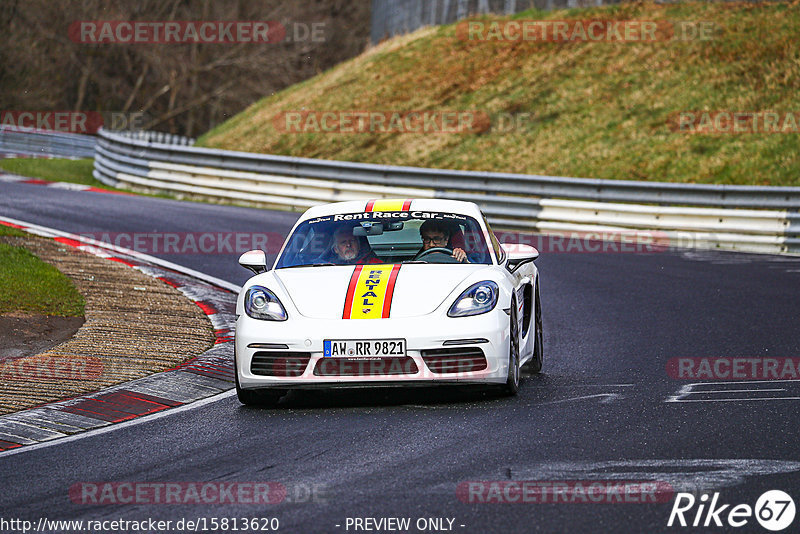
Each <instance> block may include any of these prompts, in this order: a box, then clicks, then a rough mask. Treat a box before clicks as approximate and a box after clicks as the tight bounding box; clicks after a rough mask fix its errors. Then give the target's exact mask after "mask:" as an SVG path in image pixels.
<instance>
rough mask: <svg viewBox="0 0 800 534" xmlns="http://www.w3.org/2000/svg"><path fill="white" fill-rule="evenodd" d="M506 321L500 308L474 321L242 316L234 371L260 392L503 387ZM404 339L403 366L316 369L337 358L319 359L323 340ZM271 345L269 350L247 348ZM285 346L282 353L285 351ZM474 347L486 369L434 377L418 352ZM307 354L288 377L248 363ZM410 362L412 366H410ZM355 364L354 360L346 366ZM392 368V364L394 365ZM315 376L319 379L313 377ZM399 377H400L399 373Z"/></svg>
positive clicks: (378, 364) (361, 364)
mask: <svg viewBox="0 0 800 534" xmlns="http://www.w3.org/2000/svg"><path fill="white" fill-rule="evenodd" d="M508 336H509V323H508V315H506V313H505V312H503V310H502V309H500V307H499V306H498V307H496V308H495V309H494V310H492V311H491V312H489V313H485V314H483V315H477V316H474V317H458V318H451V317H447V316H444V317H441V316H438V315H429V316H422V317H413V318H402V319H368V320H357V319H352V320H342V319H335V320H328V319H310V318H306V317H302V316H301V317H297V316H296V315H295V317H294V318H290V319H289V320H288V321H284V322H270V321H260V320H257V319H252V318H251V317H248V316H247V315H244V314H242V315H241V316H239V318H238V319H237V321H236V334H235V346H236V368H237V375H238V380H239V385H240V387H241V388H243V389H262V388H291V389H295V388H297V389H302V388H328V387H364V386H393V385H399V386H403V385H408V386H413V385H437V384H441V385H447V384H450V385H459V384H502V383H505V381H506V378H507V376H508V352H509V344H508V343H509V337H508ZM396 338H405V339H406V351H407V357H408V360H407V361H406V364H398V365H394V364H388V363H386V362H383V363H381V362H376V361H375V360H372V361H370V360H362V361H360V362H357V363H353V364H345V363H344V362H336V363H342V364H343V365H344V366H348V369H347V370H348V376H340V375H337V376H329V375H324V376H321V375H320V374H319V369H320V368H319V367H318V363H319V362H320V361H322V360H325V361H324V362H323V363H322V364H321V365H323V366H327V364H333V362H330V360H336V358H331V357H327V358H324V357H323V352H322V350H323V349H322V345H323V340H325V339H396ZM477 339H482V340H484V342H480V343H476V342H472V343H465V344H460V345H452V344H448V345H445V342H447V341H451V342H452V341H456V340H477ZM253 344H262V345H264V344H269V345H270V347H271V348H257V347H251V346H250V345H253ZM283 346H285V347H286V348H283ZM457 347H461V348H466V347H470V348H472V347H478V348H480V349H481V350H482V351H483V354H484V356H485V358H486V367H485V369H481V370H477V371H458V372H435V371H434V370H431V368H430V367H429V366H428V365H427V364H426V363H425V361H424V359H423V357H422V353H421V351H424V350H430V349H443V348H457ZM257 352H259V353H269V352H274V353H287V354H293V353H298V354H302V353H309V354H310V359H309V360H308V364H307V365H304V366H300V367H298V366H297V365H289V366H288V367H287V368H289V369H291V372H287V373H278V374H284V375H291V376H263V375H260V374H253V372H252V371H251V362H252V359H253V356H254V354H255V353H257ZM408 361H413V365H411V364H408V363H407V362H408ZM348 362H353V359H350V360H348ZM395 363H396V362H395ZM389 368H391V369H392V370H393V372H392V373H391V374H362V373H361V372H360V371H362V370H372V371H373V372H374V370H375V369H389ZM315 370H317V373H318V374H315ZM398 371H399V372H398Z"/></svg>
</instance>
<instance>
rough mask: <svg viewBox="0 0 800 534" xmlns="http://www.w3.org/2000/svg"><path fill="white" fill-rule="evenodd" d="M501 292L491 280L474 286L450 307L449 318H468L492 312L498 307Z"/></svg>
mask: <svg viewBox="0 0 800 534" xmlns="http://www.w3.org/2000/svg"><path fill="white" fill-rule="evenodd" d="M499 292H500V291H499V289H498V287H497V284H495V283H494V282H492V281H490V280H485V281H483V282H478V283H477V284H472V285H471V286H469V287H468V288H467V289H466V290H465V291H464V292H463V293H461V295H460V296H459V297H458V298H457V299H456V301H455V302H454V303H453V305H452V306H450V310H449V311H448V312H447V315H448V316H449V317H466V316H468V315H480V314H482V313H486V312H490V311H492V310H493V309H494V307H495V306H496V305H497V296H498V294H499Z"/></svg>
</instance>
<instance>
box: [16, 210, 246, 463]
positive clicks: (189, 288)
mask: <svg viewBox="0 0 800 534" xmlns="http://www.w3.org/2000/svg"><path fill="white" fill-rule="evenodd" d="M0 223H3V224H5V225H8V226H13V227H16V228H19V229H21V230H24V231H26V232H29V233H31V234H35V235H39V236H43V237H48V238H53V239H56V240H58V241H59V242H60V243H63V244H64V245H69V246H73V247H75V248H77V249H79V250H83V251H85V252H89V253H91V254H94V255H96V256H99V257H102V258H108V259H113V260H114V261H118V262H122V263H125V264H127V265H129V266H130V267H132V268H135V269H138V270H139V271H141V272H143V273H145V274H147V275H149V276H152V277H155V278H159V279H161V280H162V281H164V283H167V284H169V285H172V286H173V287H175V288H176V289H178V290H179V291H181V292H182V293H183V294H184V295H185V296H186V297H187V298H188V299H190V300H192V301H193V302H195V303H196V304H197V305H198V306H200V308H201V309H202V310H203V311H204V313H206V315H207V316H208V318H209V320H210V321H211V324H212V325H213V328H214V334H215V344H214V346H213V347H212V348H211V349H209V350H207V351H206V352H204V353H203V354H200V355H198V356H196V357H195V358H192V359H191V360H189V361H188V362H186V363H184V364H182V365H180V366H178V367H176V368H174V369H170V370H168V371H164V372H160V373H156V374H153V375H150V376H148V377H145V378H140V379H137V380H132V381H129V382H125V383H123V384H119V385H116V386H112V387H110V388H106V389H103V390H101V391H98V392H95V393H90V394H86V395H82V396H79V397H76V398H71V399H69V400H64V401H57V402H52V403H48V404H46V405H43V406H38V407H36V408H31V409H29V410H23V411H20V412H16V413H13V414H8V415H5V416H2V417H0V445H2V447H0V457H3V456H9V455H13V454H18V453H20V452H26V451H31V450H35V449H40V448H43V447H49V446H52V445H57V444H62V443H66V442H69V441H74V440H77V439H82V438H85V437H90V436H94V435H98V434H103V433H106V432H111V431H113V430H117V429H120V428H124V427H127V426H131V425H135V424H138V423H143V422H146V421H151V420H153V419H158V418H161V417H165V416H168V415H172V414H175V413H178V412H182V411H185V410H190V409H194V408H198V407H200V406H204V405H206V404H209V403H211V402H215V401H218V400H222V399H225V398H227V397H230V396H232V395H234V393H235V392H234V391H233V387H234V384H233V327H234V323H235V319H234V312H235V307H236V295H237V294H238V292H239V290H240V287H239V286H237V285H235V284H231V283H229V282H226V281H224V280H220V279H218V278H215V277H213V276H208V275H206V274H203V273H200V272H197V271H195V270H192V269H188V268H186V267H182V266H180V265H177V264H174V263H172V262H168V261H165V260H161V259H159V258H154V257H153V256H149V255H147V254H142V253H140V252H136V251H133V250H129V249H126V248H123V247H118V246H114V245H110V244H108V243H102V242H99V241H96V240H94V239H89V238H85V237H81V236H80V235H76V234H71V233H68V232H62V231H60V230H56V229H53V228H47V227H44V226H39V225H36V224H31V223H28V222H25V221H20V220H17V219H11V218H8V217H0Z"/></svg>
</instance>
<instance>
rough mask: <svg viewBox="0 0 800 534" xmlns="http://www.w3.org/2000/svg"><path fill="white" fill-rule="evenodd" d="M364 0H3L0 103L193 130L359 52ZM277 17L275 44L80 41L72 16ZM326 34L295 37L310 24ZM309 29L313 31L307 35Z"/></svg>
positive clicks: (363, 40) (364, 30)
mask: <svg viewBox="0 0 800 534" xmlns="http://www.w3.org/2000/svg"><path fill="white" fill-rule="evenodd" d="M369 16H370V2H369V0H356V1H353V2H348V1H345V0H300V1H292V2H286V1H281V0H214V1H211V0H170V1H166V2H165V1H163V0H139V1H137V2H130V1H127V0H71V1H64V2H53V1H52V0H26V1H25V2H18V1H16V0H6V1H4V2H0V23H2V29H3V31H2V32H0V110H42V111H46V110H58V111H63V110H78V111H100V112H116V111H120V112H143V113H144V114H145V116H146V117H147V118H148V121H147V123H146V124H145V127H147V128H152V129H158V130H162V131H170V132H172V133H180V134H184V135H189V136H196V135H199V134H201V133H203V132H204V131H206V130H208V129H209V128H211V127H213V126H214V125H216V124H218V123H219V122H221V121H223V120H225V119H227V118H229V117H231V116H232V115H234V114H236V113H238V112H239V111H241V110H243V109H244V108H245V107H247V106H248V105H250V104H252V103H253V102H254V101H256V100H258V99H260V98H261V97H263V96H266V95H270V94H272V93H274V92H276V91H279V90H281V89H283V88H285V87H287V86H289V85H291V84H294V83H297V82H299V81H302V80H304V79H307V78H309V77H311V76H313V75H315V74H317V73H318V72H320V71H322V70H325V69H328V68H330V67H332V66H333V65H335V64H336V63H338V62H340V61H342V60H345V59H348V58H350V57H353V56H355V55H357V54H359V53H360V52H361V51H362V50H363V49H364V47H365V46H366V44H367V42H368V34H369ZM189 20H194V21H200V20H202V21H232V20H243V21H279V22H280V23H281V24H282V25H283V26H284V27H285V28H286V30H287V33H288V37H289V38H290V39H284V40H281V41H280V42H277V43H231V44H213V43H196V42H187V43H180V44H174V43H170V44H148V43H136V44H122V43H113V44H109V43H105V44H103V43H83V42H76V41H75V40H73V39H70V35H69V27H70V24H72V23H73V22H75V21H189ZM314 23H316V24H319V25H321V28H322V35H321V37H322V40H317V41H313V40H311V39H301V40H294V39H292V38H293V37H295V34H297V35H300V36H302V34H303V33H305V32H306V30H307V29H308V28H310V27H311V25H312V24H314ZM309 37H310V36H309Z"/></svg>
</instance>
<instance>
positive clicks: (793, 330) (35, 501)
mask: <svg viewBox="0 0 800 534" xmlns="http://www.w3.org/2000/svg"><path fill="white" fill-rule="evenodd" d="M0 214H1V215H4V216H8V217H12V218H17V219H21V220H24V221H27V222H32V223H36V224H41V225H45V226H50V227H53V228H57V229H60V230H64V231H69V232H74V233H86V232H204V231H207V232H220V231H235V232H278V233H282V234H285V233H286V232H287V231H288V229H289V228H290V226H291V224H292V222H293V221H294V220H295V218H296V215H294V214H291V213H285V212H272V211H265V210H255V209H246V208H238V207H226V206H213V205H206V204H198V203H190V202H178V201H172V200H166V199H159V198H149V197H135V196H123V195H110V194H101V193H92V192H76V191H67V190H59V189H56V188H48V187H41V186H37V185H30V184H14V183H0ZM154 255H157V256H160V257H163V258H165V259H168V260H170V261H173V262H175V263H179V264H182V265H185V266H187V267H191V268H193V269H196V270H199V271H202V272H204V273H207V274H210V275H213V276H216V277H219V278H222V279H225V280H228V281H230V282H233V283H237V284H241V283H242V282H243V281H244V280H245V279H246V278H247V273H246V271H244V270H243V269H241V267H239V266H238V265H237V263H236V259H237V258H236V255H235V254H234V255H231V254H220V255H204V254H186V255H174V254H172V255H170V254H154ZM537 263H538V266H539V269H540V272H541V277H542V278H541V280H542V283H541V292H542V303H543V309H544V324H545V368H544V373H543V374H542V375H540V376H537V377H529V378H526V379H525V380H524V381H523V385H522V387H521V391H520V393H519V396H517V397H516V398H499V397H496V396H493V395H492V394H488V393H486V392H469V391H460V390H408V391H398V390H391V391H385V390H375V391H367V392H364V391H358V392H341V391H339V392H303V393H293V394H290V395H289V396H288V397H286V398H285V399H284V400H283V401H282V403H281V405H280V406H279V407H277V408H275V409H253V408H245V407H242V406H240V405H239V403H238V402H237V400H236V399H235V397H231V396H227V397H224V398H221V399H219V400H218V401H216V402H211V403H208V404H206V405H204V406H202V407H199V408H196V409H191V410H186V411H182V412H180V413H177V414H174V415H165V416H163V417H160V418H157V419H154V420H150V421H147V420H145V421H144V422H142V423H140V424H136V425H131V426H123V427H120V428H118V429H116V430H113V431H111V432H107V433H105V434H102V435H98V436H89V437H84V438H82V439H75V440H72V441H68V442H64V443H61V444H56V445H53V446H51V447H47V448H42V449H38V450H31V451H27V452H21V453H18V454H15V455H13V456H5V457H4V456H0V481H1V482H2V486H1V487H2V491H0V517H2V518H5V519H8V518H19V519H27V520H31V521H34V522H36V521H38V520H39V518H41V517H46V518H48V519H60V520H68V519H83V520H111V519H120V518H121V519H132V520H142V519H147V518H154V519H163V520H173V521H177V520H179V519H181V518H190V519H197V518H207V519H209V518H212V517H217V518H222V517H277V518H278V519H279V520H280V529H279V531H281V532H355V531H356V530H354V529H353V527H352V526H351V527H350V528H349V529H348V528H347V524H348V523H347V518H355V517H360V518H363V517H373V518H380V517H408V518H411V521H412V523H411V524H412V529H411V532H417V531H418V530H416V528H413V527H414V525H415V521H416V520H417V519H418V518H451V519H454V522H453V526H452V529H453V531H455V532H534V531H536V532H662V531H666V530H670V529H667V527H666V525H667V519H668V517H669V514H670V510H671V508H672V500H671V499H670V500H669V501H668V502H664V503H658V504H652V503H648V504H640V503H613V504H612V503H608V504H606V503H601V504H583V503H577V504H565V503H558V504H542V503H511V504H509V503H469V502H463V501H462V500H460V499H459V497H458V495H457V492H456V490H457V488H458V487H459V484H460V483H462V482H466V481H509V480H530V479H540V480H549V481H588V480H610V479H616V480H658V481H664V482H667V483H669V484H671V485H672V486H673V487H674V488H675V489H676V490H678V491H681V490H689V491H694V492H695V493H696V494H697V495H701V494H703V493H707V494H712V493H714V492H719V493H720V501H721V502H724V503H730V504H739V503H746V504H749V505H751V506H753V505H754V504H755V502H756V499H757V498H758V496H759V495H760V494H762V493H763V492H764V491H766V490H770V489H780V490H783V491H785V492H787V493H789V494H790V495H792V496H793V497H794V499H795V501H798V498H800V461H798V460H800V446H799V445H798V442H799V441H800V439H799V438H800V427H798V425H797V417H796V409H797V407H798V402H800V401H798V398H800V382H794V383H791V382H789V383H786V382H782V383H779V384H775V383H773V384H771V385H770V384H764V383H761V384H755V385H748V386H746V387H740V386H737V384H730V383H719V387H716V386H715V387H716V389H717V390H724V389H725V388H730V387H733V388H734V389H736V388H737V387H738V388H739V389H743V390H744V391H741V392H738V393H725V392H723V393H715V394H704V395H688V396H683V397H681V399H683V400H697V401H699V402H666V401H667V400H669V399H670V398H673V399H674V396H675V395H676V394H677V392H678V390H679V389H680V388H681V387H685V386H687V384H689V383H691V381H689V382H687V381H685V380H682V381H681V380H674V379H672V378H670V377H669V376H668V374H667V371H666V364H667V360H668V359H670V358H675V357H691V356H729V357H735V356H743V357H761V356H778V357H780V356H792V357H796V356H798V352H799V351H800V328H798V314H799V312H800V299H798V287H800V259H793V258H787V257H774V256H761V255H749V254H734V253H724V252H703V251H663V252H659V253H639V254H632V253H571V254H567V253H548V251H546V250H545V251H542V256H541V258H540V259H539V260H538V262H537ZM765 385H766V386H769V387H770V388H772V389H778V390H781V391H777V392H770V393H764V392H763V391H762V388H764V387H765ZM684 391H685V390H684ZM756 398H759V399H763V398H769V399H770V400H755V399H756ZM723 399H726V400H727V401H722V400H723ZM736 399H738V400H736ZM128 481H133V482H179V481H192V482H205V481H212V482H254V481H275V482H280V483H282V484H283V485H284V486H285V487H286V488H287V490H288V492H289V493H288V496H287V498H286V499H285V500H284V501H283V502H281V503H280V504H273V505H249V504H223V505H195V504H170V505H163V504H138V505H132V504H125V505H123V504H117V505H108V504H107V505H85V504H75V503H74V502H72V501H71V500H70V498H69V489H70V487H72V486H73V485H74V484H76V483H79V482H128ZM309 491H310V492H311V494H312V496H311V497H307V493H308V492H309ZM799 504H800V502H799ZM694 511H696V508H695V509H693V510H692V512H694ZM722 517H723V519H724V517H725V516H724V515H723V516H722ZM687 518H690V519H691V518H693V513H692V515H691V516H689V515H687ZM447 524H448V523H447V522H445V525H447ZM798 524H800V518H796V519H795V522H794V524H793V526H792V528H790V529H789V531H791V530H792V529H795V528H797V525H798ZM462 525H463V526H462ZM674 530H678V531H691V532H698V531H701V530H703V531H720V532H721V531H723V529H722V528H716V529H714V528H711V529H708V528H707V529H700V528H691V527H687V528H674ZM724 530H726V531H727V530H730V527H726V528H725V529H724ZM8 531H9V532H10V531H12V530H8ZM217 531H222V530H221V529H218V530H217ZM737 531H747V532H750V531H755V532H766V531H765V530H763V529H761V528H760V527H759V526H758V524H757V523H756V521H755V519H753V518H751V519H750V521H749V523H748V525H747V526H746V527H744V528H740V529H737Z"/></svg>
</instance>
